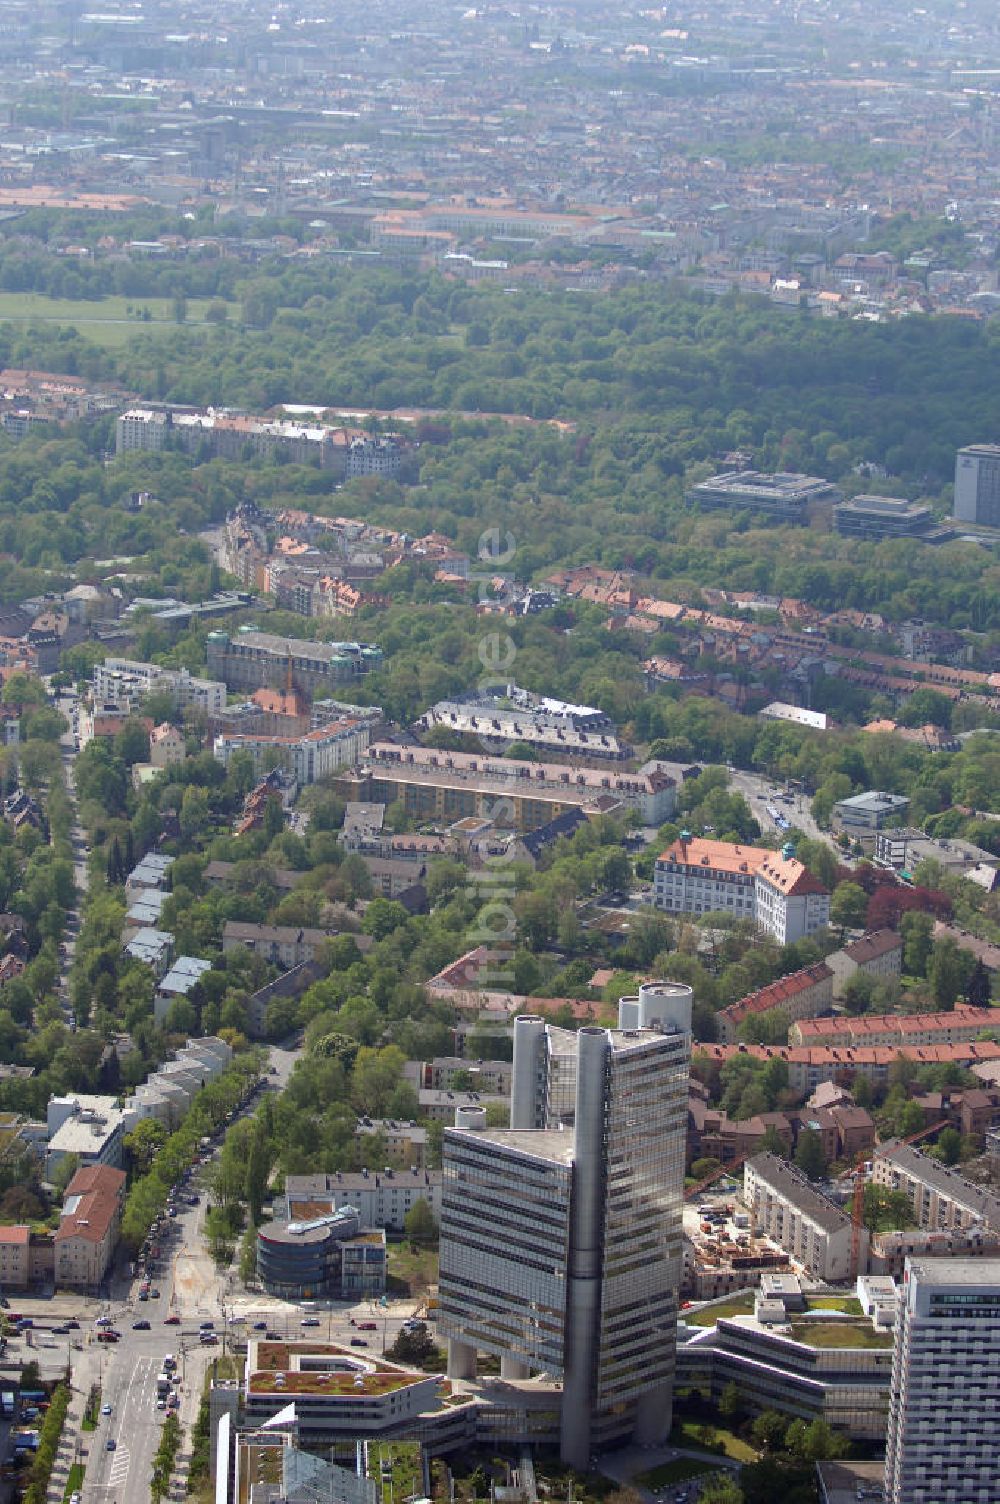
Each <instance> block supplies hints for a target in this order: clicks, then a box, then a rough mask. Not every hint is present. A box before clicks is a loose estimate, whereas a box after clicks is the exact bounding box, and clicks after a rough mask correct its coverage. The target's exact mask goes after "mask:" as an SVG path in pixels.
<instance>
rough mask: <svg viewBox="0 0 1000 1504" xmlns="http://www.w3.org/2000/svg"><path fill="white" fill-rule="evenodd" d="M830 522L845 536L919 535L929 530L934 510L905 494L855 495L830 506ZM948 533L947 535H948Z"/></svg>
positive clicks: (907, 536) (925, 534) (884, 536)
mask: <svg viewBox="0 0 1000 1504" xmlns="http://www.w3.org/2000/svg"><path fill="white" fill-rule="evenodd" d="M833 525H834V527H835V528H836V530H837V532H838V533H841V534H842V535H843V536H844V537H845V538H872V539H875V540H877V541H881V540H883V539H886V538H921V537H926V536H927V535H928V534H929V533H932V532H933V530H934V527H935V518H934V513H933V512H932V511H931V509H930V507H922V506H919V505H918V504H917V502H915V501H907V500H906V498H905V497H904V496H854V497H852V498H851V499H850V500H849V501H839V502H838V503H837V505H836V506H835V507H834V509H833ZM949 536H950V535H949Z"/></svg>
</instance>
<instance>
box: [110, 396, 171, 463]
mask: <svg viewBox="0 0 1000 1504" xmlns="http://www.w3.org/2000/svg"><path fill="white" fill-rule="evenodd" d="M169 431H170V414H169V413H168V412H155V411H153V410H151V409H150V408H142V407H132V408H129V410H128V412H125V413H121V414H120V415H119V417H118V419H117V420H116V422H115V452H116V453H117V454H128V453H129V452H130V451H131V450H135V449H144V450H147V451H149V452H151V453H153V454H158V453H159V451H160V450H161V449H162V448H163V446H164V442H165V440H166V437H167V434H168V433H169Z"/></svg>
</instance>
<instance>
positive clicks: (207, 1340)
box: [201, 1332, 219, 1347]
mask: <svg viewBox="0 0 1000 1504" xmlns="http://www.w3.org/2000/svg"><path fill="white" fill-rule="evenodd" d="M218 1340H219V1339H218V1337H217V1336H216V1335H215V1333H214V1332H202V1333H201V1344H202V1346H203V1347H215V1345H216V1344H217V1343H218Z"/></svg>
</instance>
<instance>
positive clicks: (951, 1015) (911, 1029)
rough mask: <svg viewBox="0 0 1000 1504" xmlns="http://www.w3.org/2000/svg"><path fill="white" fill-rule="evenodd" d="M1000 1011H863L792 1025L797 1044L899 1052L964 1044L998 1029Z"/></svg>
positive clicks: (988, 1009) (963, 1009) (803, 1021)
mask: <svg viewBox="0 0 1000 1504" xmlns="http://www.w3.org/2000/svg"><path fill="white" fill-rule="evenodd" d="M998 1023H1000V1012H998V1011H997V1010H996V1009H994V1008H953V1009H948V1010H946V1011H945V1012H943V1013H862V1014H861V1015H860V1016H859V1017H857V1018H852V1017H851V1016H850V1015H848V1014H837V1015H836V1017H834V1018H804V1019H801V1020H799V1021H798V1022H797V1023H795V1024H793V1026H792V1028H791V1031H790V1032H789V1036H788V1037H789V1043H790V1044H794V1045H806V1046H809V1045H841V1046H846V1047H850V1048H853V1047H854V1046H855V1045H889V1046H891V1047H892V1048H893V1049H896V1050H897V1051H899V1052H900V1053H902V1051H903V1050H906V1049H909V1048H910V1047H911V1046H913V1045H921V1044H962V1043H969V1042H970V1041H972V1040H974V1039H978V1038H979V1036H980V1034H981V1033H982V1032H983V1030H984V1029H995V1028H996V1027H997V1025H998Z"/></svg>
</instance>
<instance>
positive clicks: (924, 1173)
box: [874, 1140, 1000, 1227]
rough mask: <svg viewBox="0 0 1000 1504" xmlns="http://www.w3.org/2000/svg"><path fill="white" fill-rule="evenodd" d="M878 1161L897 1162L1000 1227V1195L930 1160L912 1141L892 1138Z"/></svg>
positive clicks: (916, 1177) (876, 1155) (985, 1220)
mask: <svg viewBox="0 0 1000 1504" xmlns="http://www.w3.org/2000/svg"><path fill="white" fill-rule="evenodd" d="M874 1158H875V1159H876V1160H880V1159H881V1160H888V1161H889V1163H891V1164H894V1165H898V1167H899V1168H900V1169H901V1170H903V1171H904V1172H905V1173H906V1174H907V1175H910V1176H911V1177H912V1178H913V1179H914V1180H918V1181H920V1183H921V1184H922V1185H925V1186H927V1187H928V1188H929V1189H930V1190H932V1191H937V1192H938V1194H939V1195H941V1196H946V1197H947V1198H948V1200H949V1201H953V1202H955V1203H956V1205H958V1206H961V1207H964V1208H965V1209H966V1210H967V1211H970V1212H972V1213H973V1215H974V1216H977V1217H981V1218H982V1220H983V1221H984V1222H985V1223H987V1225H988V1226H990V1227H1000V1197H998V1196H993V1195H991V1194H990V1192H989V1191H984V1190H982V1189H981V1187H979V1186H978V1185H973V1183H972V1181H971V1180H966V1178H965V1176H964V1175H959V1173H958V1171H957V1170H949V1169H948V1168H947V1167H946V1166H945V1165H942V1164H939V1163H938V1161H937V1160H936V1159H931V1158H930V1156H929V1155H927V1154H921V1152H920V1150H919V1149H915V1148H914V1147H913V1145H912V1144H904V1143H900V1142H899V1141H897V1140H891V1141H890V1142H889V1143H886V1144H882V1145H881V1146H880V1147H879V1148H878V1149H877V1150H876V1151H875V1155H874Z"/></svg>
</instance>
